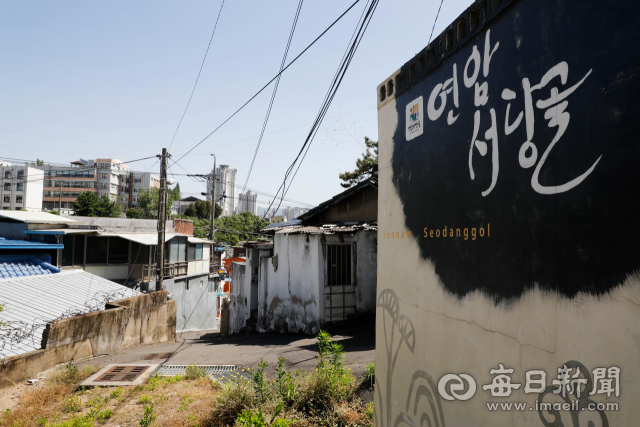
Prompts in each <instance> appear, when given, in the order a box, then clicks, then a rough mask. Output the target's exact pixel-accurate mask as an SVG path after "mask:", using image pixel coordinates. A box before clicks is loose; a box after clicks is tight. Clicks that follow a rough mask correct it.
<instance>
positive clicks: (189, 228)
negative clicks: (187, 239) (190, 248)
mask: <svg viewBox="0 0 640 427" xmlns="http://www.w3.org/2000/svg"><path fill="white" fill-rule="evenodd" d="M173 227H174V228H175V231H176V233H180V234H188V235H189V236H193V221H189V220H186V219H180V218H176V219H174V220H173Z"/></svg>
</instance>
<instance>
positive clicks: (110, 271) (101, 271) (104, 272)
mask: <svg viewBox="0 0 640 427" xmlns="http://www.w3.org/2000/svg"><path fill="white" fill-rule="evenodd" d="M84 271H86V272H88V273H91V274H95V275H96V276H100V277H104V278H105V279H109V280H125V279H126V278H127V277H128V276H129V265H128V264H126V265H85V266H84Z"/></svg>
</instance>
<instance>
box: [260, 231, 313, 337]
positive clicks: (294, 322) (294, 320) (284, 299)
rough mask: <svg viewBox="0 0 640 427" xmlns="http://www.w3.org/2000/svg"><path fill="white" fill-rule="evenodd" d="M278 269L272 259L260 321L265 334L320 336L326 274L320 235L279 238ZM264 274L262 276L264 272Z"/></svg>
mask: <svg viewBox="0 0 640 427" xmlns="http://www.w3.org/2000/svg"><path fill="white" fill-rule="evenodd" d="M273 253H274V256H277V257H278V268H277V269H274V267H273V265H272V264H271V262H270V261H271V260H270V259H269V263H268V264H267V265H266V266H265V265H264V263H263V264H262V270H265V272H266V286H263V292H259V293H260V294H262V296H263V298H264V299H262V300H261V301H262V303H261V304H259V313H258V315H259V319H260V322H261V326H262V328H263V329H265V330H276V331H291V332H304V333H316V332H317V331H318V330H319V327H320V324H321V323H322V319H323V318H322V316H321V313H322V309H323V307H321V305H322V301H323V298H322V297H323V295H324V294H323V293H322V289H323V288H322V286H323V277H324V274H323V271H322V267H321V266H322V265H323V264H322V249H321V244H320V235H303V234H292V235H286V234H278V235H276V236H275V239H274V251H273ZM261 273H262V272H261Z"/></svg>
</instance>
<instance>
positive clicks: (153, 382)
mask: <svg viewBox="0 0 640 427" xmlns="http://www.w3.org/2000/svg"><path fill="white" fill-rule="evenodd" d="M188 369H189V368H187V370H188ZM183 379H185V377H183V376H182V375H175V376H172V377H163V376H161V375H154V376H152V377H151V378H149V380H148V381H147V384H146V385H145V386H138V387H140V390H142V389H143V388H146V389H147V390H149V391H153V390H155V388H156V387H158V386H162V387H165V386H167V385H169V384H174V383H177V382H179V381H182V380H183Z"/></svg>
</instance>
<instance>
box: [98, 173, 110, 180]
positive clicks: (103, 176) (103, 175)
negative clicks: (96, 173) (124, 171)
mask: <svg viewBox="0 0 640 427" xmlns="http://www.w3.org/2000/svg"><path fill="white" fill-rule="evenodd" d="M108 177H109V175H107V174H106V173H101V174H100V179H107V178H108Z"/></svg>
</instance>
